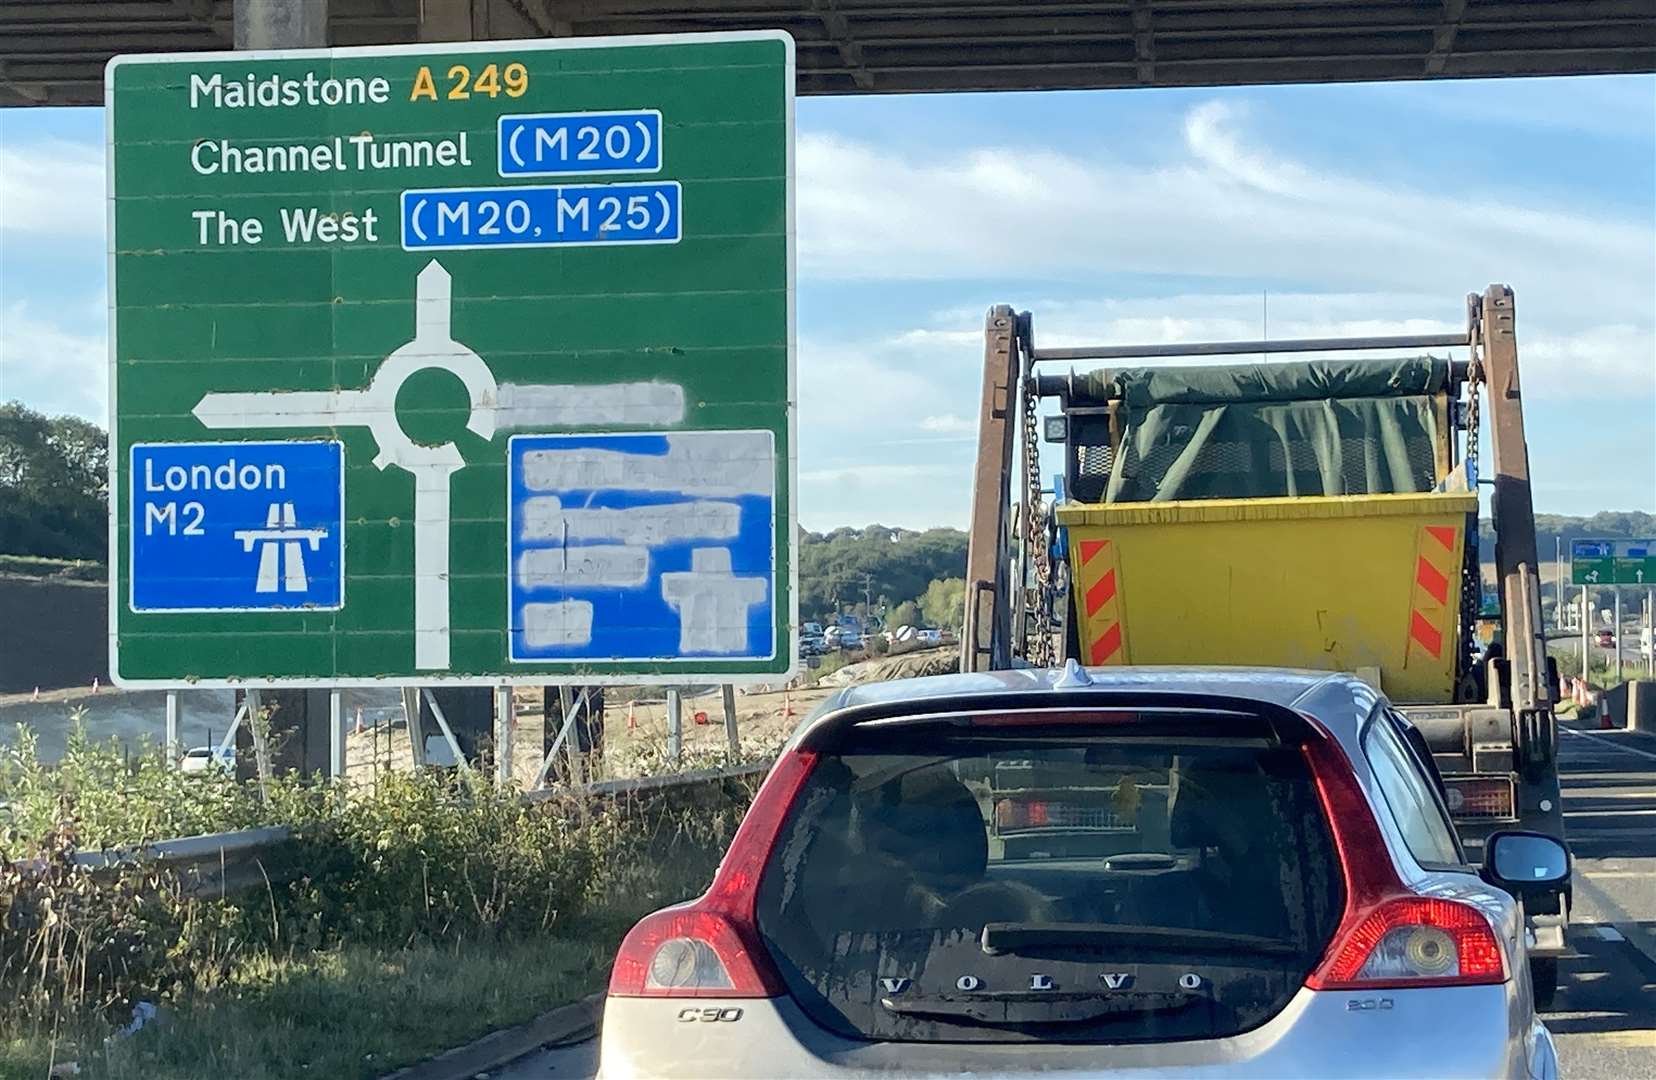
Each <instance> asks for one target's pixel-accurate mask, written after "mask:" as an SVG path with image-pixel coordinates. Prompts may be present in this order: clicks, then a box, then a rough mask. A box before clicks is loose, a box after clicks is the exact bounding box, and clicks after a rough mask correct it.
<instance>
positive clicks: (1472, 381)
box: [1466, 324, 1483, 493]
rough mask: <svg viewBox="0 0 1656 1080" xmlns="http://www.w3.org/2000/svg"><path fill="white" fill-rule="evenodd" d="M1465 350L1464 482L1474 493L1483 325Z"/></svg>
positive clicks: (1476, 470) (1476, 477) (1476, 478)
mask: <svg viewBox="0 0 1656 1080" xmlns="http://www.w3.org/2000/svg"><path fill="white" fill-rule="evenodd" d="M1474 325H1476V326H1477V332H1476V333H1474V334H1473V335H1472V340H1471V343H1470V348H1468V349H1467V351H1466V483H1467V486H1468V487H1470V488H1471V489H1472V491H1473V492H1474V493H1476V492H1477V490H1478V383H1479V382H1481V381H1482V379H1483V365H1482V364H1481V363H1480V362H1479V360H1478V350H1479V348H1480V347H1481V346H1482V345H1483V327H1482V326H1481V325H1479V324H1474Z"/></svg>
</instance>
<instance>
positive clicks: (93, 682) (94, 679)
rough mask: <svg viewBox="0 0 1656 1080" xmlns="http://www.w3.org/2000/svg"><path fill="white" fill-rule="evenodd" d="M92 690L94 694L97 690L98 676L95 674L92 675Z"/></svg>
mask: <svg viewBox="0 0 1656 1080" xmlns="http://www.w3.org/2000/svg"><path fill="white" fill-rule="evenodd" d="M92 692H93V693H94V694H96V693H97V692H98V677H97V676H96V675H94V676H92Z"/></svg>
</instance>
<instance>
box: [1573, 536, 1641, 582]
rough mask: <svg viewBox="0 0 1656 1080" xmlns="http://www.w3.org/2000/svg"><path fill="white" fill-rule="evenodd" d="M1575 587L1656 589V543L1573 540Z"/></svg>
mask: <svg viewBox="0 0 1656 1080" xmlns="http://www.w3.org/2000/svg"><path fill="white" fill-rule="evenodd" d="M1570 581H1571V583H1572V584H1575V585H1656V540H1572V541H1571V542H1570Z"/></svg>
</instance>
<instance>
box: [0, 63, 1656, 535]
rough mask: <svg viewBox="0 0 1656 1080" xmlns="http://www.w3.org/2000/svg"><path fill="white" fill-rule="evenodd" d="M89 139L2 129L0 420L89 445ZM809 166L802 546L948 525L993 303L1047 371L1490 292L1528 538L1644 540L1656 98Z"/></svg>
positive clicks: (1051, 113) (90, 126)
mask: <svg viewBox="0 0 1656 1080" xmlns="http://www.w3.org/2000/svg"><path fill="white" fill-rule="evenodd" d="M102 138H103V115H102V111H101V110H98V109H41V110H22V109H5V110H0V400H10V399H18V400H21V401H23V402H24V403H25V404H27V405H29V406H30V407H32V408H35V409H38V410H40V411H42V412H46V413H53V414H55V413H73V414H76V415H80V416H85V417H88V418H90V419H94V420H97V421H98V422H99V423H106V422H107V418H106V416H105V385H104V384H105V368H106V364H107V354H106V350H105V344H106V337H105V329H106V327H105V324H106V309H105V307H104V303H105V285H106V283H105V262H104V210H103V204H102V200H103V190H104V167H103V145H102ZM797 138H798V146H797V162H798V177H797V207H798V259H797V261H798V330H799V357H798V364H799V382H798V385H799V418H800V447H799V458H800V460H799V476H800V498H799V506H800V519H801V522H802V524H804V525H805V526H806V527H807V528H810V529H814V530H823V529H829V528H833V527H836V526H839V525H865V524H869V523H872V522H880V523H883V524H886V525H893V526H904V527H909V528H925V527H930V526H934V525H953V526H960V527H963V526H964V525H965V523H966V518H967V513H968V510H969V507H970V502H971V489H970V485H971V478H972V465H973V455H974V452H975V431H976V420H975V416H976V410H977V400H978V394H979V389H980V381H981V378H982V358H983V351H982V326H983V317H984V313H985V311H986V310H987V309H988V308H989V307H990V306H991V305H993V304H998V303H1007V304H1012V305H1014V306H1015V307H1017V308H1018V309H1019V310H1028V311H1030V312H1032V313H1033V316H1034V325H1035V334H1036V340H1037V341H1038V343H1040V344H1041V345H1043V346H1050V345H1080V344H1104V343H1112V344H1128V343H1150V342H1178V341H1202V340H1222V339H1239V338H1255V337H1260V336H1269V337H1272V338H1289V337H1311V336H1319V337H1320V336H1334V335H1339V334H1351V333H1364V334H1395V333H1426V332H1438V331H1458V330H1460V329H1462V328H1463V327H1464V319H1465V316H1464V312H1465V296H1466V294H1467V293H1469V292H1481V291H1482V290H1483V289H1484V287H1485V286H1486V285H1488V284H1490V283H1491V282H1503V283H1506V284H1510V285H1511V286H1512V287H1513V289H1514V291H1515V295H1516V307H1517V317H1518V341H1519V359H1520V362H1521V371H1522V374H1523V379H1524V404H1525V420H1526V425H1527V429H1528V433H1529V443H1530V465H1531V471H1532V475H1533V480H1534V485H1535V506H1536V510H1537V511H1538V512H1542V513H1564V514H1582V515H1585V514H1591V513H1594V512H1596V511H1599V510H1608V509H1614V510H1644V511H1649V512H1656V77H1650V76H1618V77H1577V78H1566V79H1521V80H1489V81H1481V80H1473V81H1440V82H1430V83H1425V82H1422V83H1385V84H1347V85H1338V86H1284V87H1255V88H1234V89H1191V90H1117V91H1094V92H1066V93H1045V94H1033V93H1029V94H1005V93H1003V94H948V95H910V96H891V97H842V98H803V99H801V100H800V101H799V104H798V115H797ZM1458 352H1459V351H1457V353H1458ZM1486 460H1487V459H1486ZM1055 468H1056V463H1053V464H1052V465H1051V466H1050V467H1049V469H1048V471H1049V472H1050V471H1052V470H1053V469H1055Z"/></svg>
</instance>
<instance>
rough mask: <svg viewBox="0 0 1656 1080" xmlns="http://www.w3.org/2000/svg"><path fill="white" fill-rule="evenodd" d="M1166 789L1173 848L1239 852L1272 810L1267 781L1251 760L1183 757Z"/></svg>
mask: <svg viewBox="0 0 1656 1080" xmlns="http://www.w3.org/2000/svg"><path fill="white" fill-rule="evenodd" d="M1172 788H1173V790H1172V792H1171V793H1170V798H1171V806H1170V807H1169V808H1168V822H1167V824H1168V833H1169V840H1170V841H1171V843H1172V845H1173V846H1174V847H1176V848H1195V847H1216V848H1220V849H1223V850H1226V851H1244V850H1246V849H1247V848H1248V847H1250V846H1251V845H1252V843H1253V841H1254V839H1255V837H1254V833H1255V832H1256V831H1257V829H1258V828H1259V826H1260V824H1261V823H1262V822H1263V821H1268V820H1269V819H1270V818H1269V815H1270V814H1271V813H1272V810H1271V807H1270V798H1271V796H1270V789H1269V785H1268V784H1267V782H1266V779H1265V777H1264V776H1263V775H1261V773H1260V771H1259V768H1258V766H1257V764H1255V763H1254V762H1252V761H1237V762H1225V761H1222V760H1220V761H1213V760H1205V761H1204V760H1198V761H1194V762H1192V761H1190V760H1189V759H1186V760H1185V761H1182V762H1180V763H1179V764H1178V765H1177V766H1176V767H1175V768H1174V772H1173V782H1172ZM1262 815H1263V816H1262Z"/></svg>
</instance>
